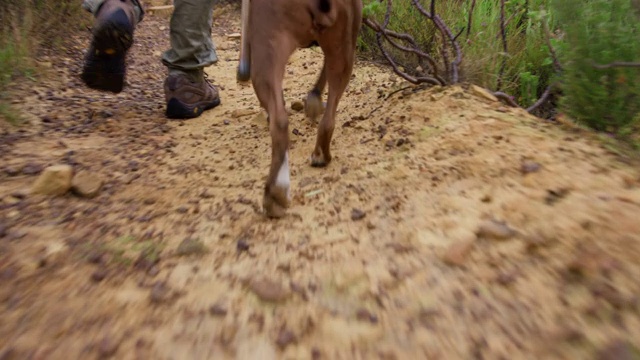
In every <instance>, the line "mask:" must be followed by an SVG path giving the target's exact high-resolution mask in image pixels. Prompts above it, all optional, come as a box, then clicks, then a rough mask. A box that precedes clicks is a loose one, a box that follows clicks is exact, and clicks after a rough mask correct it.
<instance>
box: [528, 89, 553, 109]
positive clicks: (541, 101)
mask: <svg viewBox="0 0 640 360" xmlns="http://www.w3.org/2000/svg"><path fill="white" fill-rule="evenodd" d="M552 88H553V84H552V85H549V86H547V88H546V89H545V90H544V92H543V93H542V96H540V99H538V101H536V102H535V103H534V104H533V105H531V106H529V107H528V108H527V112H528V113H532V112H534V111H535V110H536V109H537V108H539V107H540V105H542V104H544V103H546V102H547V100H549V97H550V96H551V90H552Z"/></svg>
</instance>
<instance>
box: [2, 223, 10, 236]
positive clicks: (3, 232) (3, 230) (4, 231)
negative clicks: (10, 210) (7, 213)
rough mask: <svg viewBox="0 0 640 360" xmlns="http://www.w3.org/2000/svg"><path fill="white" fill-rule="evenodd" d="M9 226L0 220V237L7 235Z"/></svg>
mask: <svg viewBox="0 0 640 360" xmlns="http://www.w3.org/2000/svg"><path fill="white" fill-rule="evenodd" d="M8 229H9V227H8V226H7V225H6V224H3V223H1V222H0V239H2V238H3V237H5V236H7V233H8Z"/></svg>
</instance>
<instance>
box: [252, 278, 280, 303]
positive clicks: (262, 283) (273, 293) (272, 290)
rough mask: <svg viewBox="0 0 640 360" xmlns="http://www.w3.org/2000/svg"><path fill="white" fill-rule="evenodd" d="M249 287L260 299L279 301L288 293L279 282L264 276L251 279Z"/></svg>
mask: <svg viewBox="0 0 640 360" xmlns="http://www.w3.org/2000/svg"><path fill="white" fill-rule="evenodd" d="M249 288H250V289H251V291H253V292H254V293H255V294H256V295H257V296H258V297H259V298H260V299H261V300H262V301H269V302H281V301H284V300H286V299H287V298H288V297H289V294H290V293H289V291H288V290H287V289H286V288H285V287H284V286H282V285H281V284H280V283H277V282H275V281H272V280H269V279H266V278H262V279H253V280H251V282H250V283H249Z"/></svg>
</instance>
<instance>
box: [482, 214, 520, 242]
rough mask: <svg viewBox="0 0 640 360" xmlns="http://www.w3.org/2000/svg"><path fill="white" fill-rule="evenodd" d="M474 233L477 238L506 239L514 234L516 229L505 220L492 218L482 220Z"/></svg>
mask: <svg viewBox="0 0 640 360" xmlns="http://www.w3.org/2000/svg"><path fill="white" fill-rule="evenodd" d="M476 235H477V236H478V237H479V238H489V239H496V240H506V239H510V238H512V237H514V236H515V235H516V231H515V230H513V229H512V228H510V227H509V225H507V223H506V222H503V221H497V220H493V219H492V220H486V221H483V222H482V223H481V224H480V226H479V228H478V231H477V232H476Z"/></svg>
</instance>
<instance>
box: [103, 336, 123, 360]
mask: <svg viewBox="0 0 640 360" xmlns="http://www.w3.org/2000/svg"><path fill="white" fill-rule="evenodd" d="M119 347H120V341H119V340H117V339H114V338H113V337H112V336H105V337H104V338H103V339H102V341H100V347H99V348H98V352H99V353H100V358H109V357H112V356H113V355H115V353H116V352H117V351H118V348H119Z"/></svg>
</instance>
